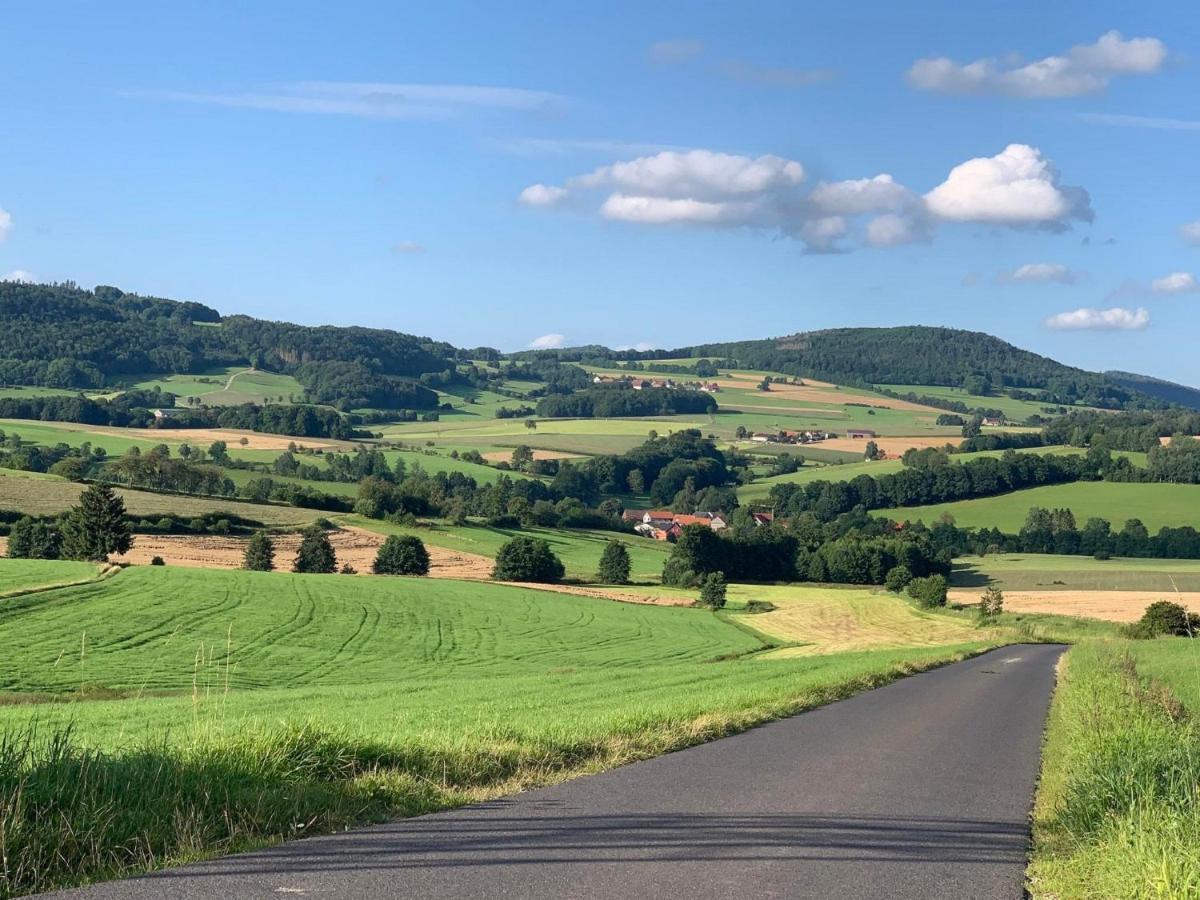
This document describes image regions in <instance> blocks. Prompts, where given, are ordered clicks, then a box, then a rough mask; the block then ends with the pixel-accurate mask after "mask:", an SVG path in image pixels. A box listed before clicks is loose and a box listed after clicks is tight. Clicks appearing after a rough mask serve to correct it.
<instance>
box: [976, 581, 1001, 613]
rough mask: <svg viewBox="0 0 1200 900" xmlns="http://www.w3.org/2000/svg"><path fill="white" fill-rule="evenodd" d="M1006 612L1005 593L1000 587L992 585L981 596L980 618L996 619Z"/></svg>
mask: <svg viewBox="0 0 1200 900" xmlns="http://www.w3.org/2000/svg"><path fill="white" fill-rule="evenodd" d="M1002 612H1004V594H1003V593H1002V592H1001V591H1000V588H998V587H996V586H995V585H992V586H991V587H989V588H988V589H987V590H986V591H984V592H983V596H982V597H980V598H979V618H981V619H994V618H995V617H996V616H998V615H1000V613H1002Z"/></svg>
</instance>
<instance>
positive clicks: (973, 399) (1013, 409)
mask: <svg viewBox="0 0 1200 900" xmlns="http://www.w3.org/2000/svg"><path fill="white" fill-rule="evenodd" d="M879 386H880V387H881V388H886V389H888V390H892V391H895V392H896V393H897V394H901V395H905V394H908V393H913V394H917V395H918V396H925V397H936V398H938V399H939V400H952V401H958V402H959V403H965V404H966V405H967V406H968V407H970V408H972V409H975V408H979V409H998V410H1000V411H1001V412H1002V413H1004V415H1005V417H1006V418H1008V419H1010V420H1012V421H1014V422H1023V421H1025V420H1026V419H1028V418H1029V417H1030V416H1033V415H1040V416H1045V414H1046V413H1045V412H1044V411H1043V407H1045V406H1046V405H1047V404H1045V403H1038V402H1036V401H1033V400H1014V399H1013V398H1012V397H1009V396H999V397H991V396H983V395H981V394H968V393H967V392H966V391H964V390H963V389H962V388H955V387H944V386H941V385H929V384H881V385H879Z"/></svg>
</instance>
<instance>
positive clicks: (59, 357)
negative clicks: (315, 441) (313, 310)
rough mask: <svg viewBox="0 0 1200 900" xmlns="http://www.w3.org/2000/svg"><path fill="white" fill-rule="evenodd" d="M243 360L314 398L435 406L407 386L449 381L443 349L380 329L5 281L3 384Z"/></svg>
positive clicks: (66, 381)
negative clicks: (432, 379)
mask: <svg viewBox="0 0 1200 900" xmlns="http://www.w3.org/2000/svg"><path fill="white" fill-rule="evenodd" d="M232 365H249V366H255V367H258V368H265V369H268V370H270V371H276V372H283V373H286V374H290V375H294V376H295V377H296V378H297V379H298V380H299V381H300V383H301V384H302V385H303V386H304V388H305V390H306V391H307V392H308V394H309V397H310V399H311V400H313V401H314V402H318V403H328V404H331V405H335V406H338V407H339V408H341V409H351V408H354V407H356V406H372V407H385V408H406V409H407V408H417V409H431V408H433V407H434V406H436V405H437V398H436V395H435V394H434V393H433V392H432V391H430V390H428V389H424V388H421V387H420V386H418V385H414V384H413V383H412V381H409V380H406V379H420V378H421V377H422V376H426V377H427V378H428V377H429V376H430V375H433V376H436V377H437V378H441V379H445V378H446V377H447V376H448V377H450V378H453V373H454V369H455V350H454V348H453V347H451V346H450V345H449V344H445V343H440V342H436V341H432V340H430V339H428V338H421V337H414V336H413V335H408V334H403V333H401V332H397V331H390V330H387V329H381V328H357V327H350V328H342V327H335V326H316V327H313V326H305V325H293V324H290V323H287V322H267V321H264V320H261V319H254V318H251V317H249V316H221V314H220V313H218V312H217V311H216V310H215V309H211V308H209V307H207V306H203V305H202V304H199V303H181V302H177V301H174V300H164V299H161V298H157V297H141V296H138V295H136V294H126V293H124V292H123V291H121V290H119V289H118V288H114V287H105V286H101V287H97V288H96V289H95V290H94V291H86V290H81V289H79V288H78V287H76V286H74V285H72V284H62V285H45V284H25V283H19V282H0V384H29V385H43V386H46V387H56V388H97V387H110V386H114V385H119V384H121V382H122V380H123V379H127V378H128V377H130V376H135V375H147V374H169V373H177V372H200V371H203V370H205V369H208V368H212V367H217V366H232Z"/></svg>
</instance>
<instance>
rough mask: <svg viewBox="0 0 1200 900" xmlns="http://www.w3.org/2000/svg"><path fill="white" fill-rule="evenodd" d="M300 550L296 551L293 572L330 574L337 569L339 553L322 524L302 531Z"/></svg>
mask: <svg viewBox="0 0 1200 900" xmlns="http://www.w3.org/2000/svg"><path fill="white" fill-rule="evenodd" d="M302 534H303V535H304V537H303V538H302V539H301V540H300V550H299V551H298V552H297V553H296V561H295V562H294V563H293V564H292V571H293V572H305V573H308V574H329V573H331V572H336V571H337V554H336V553H334V552H333V545H332V544H331V543H329V537H328V536H327V535H326V534H325V530H324V529H323V528H322V527H321V526H320V525H310V526H309V527H308V528H305V529H304V531H303V532H302Z"/></svg>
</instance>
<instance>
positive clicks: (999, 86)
mask: <svg viewBox="0 0 1200 900" xmlns="http://www.w3.org/2000/svg"><path fill="white" fill-rule="evenodd" d="M1166 58H1167V48H1166V46H1165V45H1164V44H1163V42H1162V41H1160V40H1158V39H1157V38H1147V37H1140V38H1130V39H1129V40H1126V39H1125V38H1123V37H1122V36H1121V33H1120V32H1118V31H1110V32H1108V33H1107V34H1104V35H1102V36H1101V37H1100V38H1099V39H1098V40H1097V41H1096V42H1095V43H1094V44H1081V45H1078V46H1076V47H1072V48H1071V49H1070V50H1069V51H1067V52H1066V53H1065V54H1064V55H1061V56H1047V57H1045V58H1044V59H1039V60H1036V61H1034V62H1031V63H1025V64H1022V63H1020V62H1013V63H1006V62H1000V61H997V60H995V59H990V58H989V59H979V60H976V61H975V62H971V63H966V64H960V63H957V62H955V61H954V60H952V59H948V58H946V57H944V56H942V57H930V58H926V59H919V60H917V61H916V62H915V63H913V65H912V68H910V69H909V70H908V73H907V76H906V77H907V79H908V82H909V84H911V85H912V86H913V87H915V88H918V89H920V90H925V91H936V92H938V93H942V94H1002V95H1008V96H1013V97H1034V98H1053V97H1078V96H1081V95H1084V94H1092V93H1096V92H1097V91H1101V90H1104V88H1106V87H1107V86H1108V83H1109V81H1111V80H1112V78H1113V77H1115V76H1119V75H1150V74H1153V73H1155V72H1157V71H1159V69H1161V68H1162V65H1163V63H1164V62H1165V61H1166Z"/></svg>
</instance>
